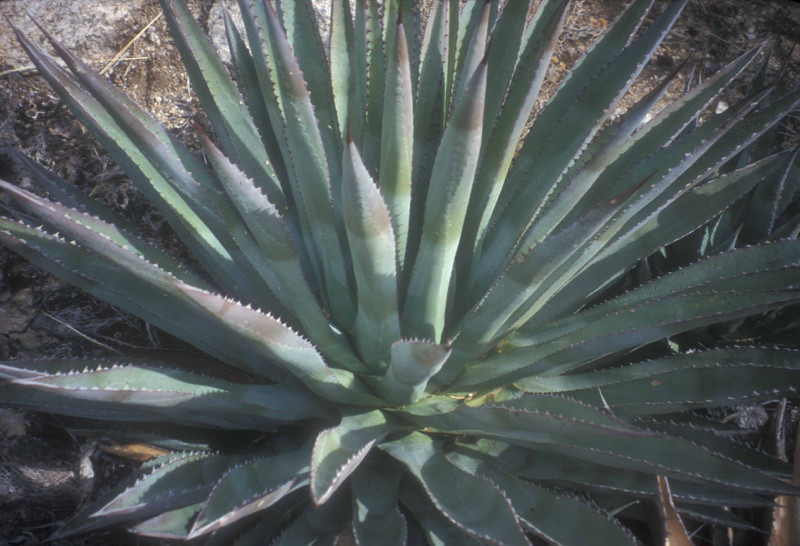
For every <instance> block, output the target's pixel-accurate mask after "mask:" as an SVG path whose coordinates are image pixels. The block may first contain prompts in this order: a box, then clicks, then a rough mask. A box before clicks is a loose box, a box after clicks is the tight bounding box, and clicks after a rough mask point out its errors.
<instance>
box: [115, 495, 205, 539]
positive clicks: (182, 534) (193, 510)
mask: <svg viewBox="0 0 800 546" xmlns="http://www.w3.org/2000/svg"><path fill="white" fill-rule="evenodd" d="M204 504H205V503H202V502H199V503H197V504H192V505H190V506H184V507H183V508H178V509H176V510H169V511H167V512H164V513H162V514H159V515H157V516H156V517H154V518H150V519H148V520H145V521H141V522H139V523H137V524H135V525H132V526H130V527H128V531H130V532H132V533H136V534H137V535H140V536H145V537H153V538H164V539H174V540H180V539H185V538H186V535H187V534H188V533H189V529H190V528H191V526H192V525H191V524H192V521H193V519H194V517H195V515H196V514H197V513H198V512H199V511H200V510H201V509H202V508H203V505H204Z"/></svg>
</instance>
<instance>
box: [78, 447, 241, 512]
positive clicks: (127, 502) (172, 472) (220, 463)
mask: <svg viewBox="0 0 800 546" xmlns="http://www.w3.org/2000/svg"><path fill="white" fill-rule="evenodd" d="M236 462H237V460H236V459H235V458H233V457H231V456H228V455H219V454H210V453H183V454H174V455H171V456H170V457H169V459H168V461H167V462H165V463H164V464H161V465H158V466H156V467H155V468H154V469H153V470H152V471H151V472H149V473H147V474H145V475H144V476H142V477H141V478H139V479H138V480H136V482H134V483H133V485H131V486H129V487H127V488H126V489H125V490H124V491H123V492H121V493H119V494H117V495H115V496H114V498H113V499H111V500H110V501H109V502H105V503H103V506H102V508H100V509H99V510H97V511H95V512H94V513H93V517H109V516H123V515H124V516H126V517H127V518H128V519H129V520H133V519H142V518H143V517H148V516H150V515H156V514H159V513H160V512H165V511H168V510H173V509H177V508H183V507H186V506H190V505H193V504H195V503H198V502H200V501H205V500H206V499H207V498H208V495H209V493H210V492H211V488H212V487H213V485H214V483H215V482H216V481H217V480H218V479H220V478H221V477H222V476H223V475H224V474H225V473H226V472H227V471H229V470H230V468H231V467H232V466H233V465H235V464H236Z"/></svg>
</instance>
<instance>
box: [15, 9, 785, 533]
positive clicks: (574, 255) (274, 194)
mask: <svg viewBox="0 0 800 546" xmlns="http://www.w3.org/2000/svg"><path fill="white" fill-rule="evenodd" d="M237 1H238V5H239V8H240V11H241V13H242V20H243V22H244V33H240V31H239V30H238V28H237V27H236V25H234V24H233V21H232V17H231V14H229V13H228V12H227V8H226V7H225V5H224V4H225V3H224V2H223V6H222V7H223V18H224V24H225V33H226V36H227V39H228V44H227V45H228V47H229V49H230V52H231V62H230V66H228V65H227V64H225V63H223V61H221V60H220V59H219V58H218V56H217V54H216V52H215V51H214V48H213V46H212V45H211V42H210V41H209V39H208V38H207V37H206V36H205V34H204V32H203V30H202V28H201V25H200V24H198V22H197V21H195V20H194V18H193V16H192V15H191V11H190V10H189V9H188V7H187V5H186V2H184V1H183V0H161V5H162V8H163V10H164V13H165V16H166V17H165V18H166V20H167V23H168V27H169V28H170V31H171V33H172V34H173V36H174V42H175V45H176V46H177V49H178V51H179V53H180V54H181V58H182V59H183V62H184V63H185V65H186V68H187V72H188V75H189V78H190V80H191V83H192V85H193V87H194V89H195V92H196V93H197V96H198V97H199V99H200V101H199V102H200V103H201V105H202V108H203V110H204V111H205V115H206V117H207V120H208V125H209V126H210V127H211V129H212V130H213V131H208V132H209V133H212V132H213V133H214V138H216V143H214V142H212V138H210V137H208V136H206V134H205V132H204V130H203V128H202V127H203V126H204V125H205V124H204V122H203V121H202V119H199V120H198V122H197V123H195V128H196V132H197V133H198V135H199V141H200V144H201V146H202V150H201V151H202V152H203V155H202V157H201V156H199V155H196V154H195V153H194V152H193V151H192V150H191V146H187V145H186V144H184V143H182V142H181V140H180V139H179V138H178V137H177V136H175V135H173V134H172V133H171V132H170V131H168V130H167V129H166V128H164V127H163V126H161V125H160V124H159V123H158V122H157V120H156V119H155V117H154V116H152V115H151V114H149V113H148V112H147V111H146V110H145V109H143V108H141V107H140V106H138V105H137V104H136V103H135V102H134V101H133V100H131V99H129V98H128V97H126V96H125V95H124V94H123V93H122V91H120V90H119V89H117V88H116V87H115V86H114V85H112V84H111V82H109V81H107V80H106V79H105V78H104V77H103V76H102V75H101V74H99V73H97V72H95V71H93V70H92V69H91V68H90V67H89V66H88V65H87V64H85V63H83V62H82V61H81V60H80V59H78V58H77V57H76V56H75V55H73V54H72V53H70V52H69V51H68V50H67V49H66V48H64V47H63V46H62V45H60V44H59V43H58V42H56V41H55V40H54V39H53V38H52V37H51V36H50V35H48V34H47V32H46V31H44V29H42V30H43V31H44V33H45V35H46V36H47V38H48V40H49V41H50V42H51V44H52V46H53V48H54V49H55V51H56V54H57V56H58V57H59V58H60V59H61V60H62V61H63V62H64V63H65V64H66V68H63V67H62V66H61V64H60V63H59V62H57V61H56V60H55V59H54V58H51V57H50V56H49V55H47V54H45V53H44V52H43V51H42V50H41V48H39V47H37V46H35V45H34V44H33V42H32V41H31V40H29V39H27V38H26V37H25V36H24V35H23V34H22V33H21V32H20V31H19V30H18V29H14V32H15V33H16V35H17V37H18V39H19V41H20V42H21V43H22V45H23V48H24V49H25V50H26V51H27V53H28V55H29V56H30V57H31V59H32V60H33V62H34V64H35V65H36V66H37V68H38V69H39V71H40V73H41V74H42V75H43V76H44V78H45V79H46V80H47V81H48V82H49V83H50V84H51V86H52V87H53V89H54V90H55V92H56V93H57V94H58V95H59V97H60V98H61V100H63V102H64V103H65V104H66V105H67V106H68V107H69V108H70V109H71V110H72V111H73V113H74V114H75V115H76V116H77V117H78V119H79V120H80V121H81V122H83V123H84V124H85V125H86V127H87V129H88V130H89V132H90V133H91V134H92V135H93V136H94V137H95V138H96V139H97V140H98V141H99V143H100V144H101V145H102V146H104V147H105V148H107V149H108V151H109V153H110V154H111V156H112V158H113V159H114V160H116V161H117V162H118V163H119V165H120V166H121V167H122V168H123V169H124V170H125V171H126V172H127V173H128V175H129V176H130V177H131V179H132V181H133V183H134V184H135V186H136V187H137V188H138V189H140V190H141V192H142V193H143V194H144V196H145V197H146V198H147V199H149V200H150V201H151V202H152V204H153V205H154V206H155V208H156V209H157V210H158V211H159V212H160V213H161V214H162V215H163V216H164V218H165V219H166V221H167V223H168V224H169V225H170V226H171V227H172V228H173V229H174V230H175V232H176V234H177V235H178V239H179V240H180V241H181V242H182V243H183V245H185V248H184V247H183V246H181V245H180V243H179V244H178V245H177V246H178V247H177V248H176V247H175V245H169V248H168V249H164V248H162V246H161V245H159V244H158V243H157V242H152V241H151V239H149V238H147V237H146V236H144V235H140V234H138V233H137V230H136V228H135V226H134V225H133V223H131V222H128V221H126V220H124V219H121V218H119V215H118V214H116V213H114V212H113V211H112V210H111V209H110V208H108V207H105V206H103V205H100V204H99V203H96V202H94V201H93V200H92V199H91V198H90V197H89V196H88V195H86V194H84V193H83V192H82V190H80V189H79V188H78V187H76V186H74V185H72V184H70V183H69V182H67V181H65V180H63V179H61V178H59V177H58V176H56V175H54V174H53V173H51V172H49V171H47V170H46V169H44V168H43V167H41V166H40V165H38V164H36V163H35V162H34V161H33V160H31V159H29V158H27V157H26V156H24V155H22V154H21V153H20V152H14V151H12V154H13V155H14V156H15V157H16V159H17V162H18V163H19V164H20V165H21V166H25V167H26V168H28V169H29V170H30V171H31V172H32V174H33V179H34V181H35V182H36V183H37V184H38V185H39V186H40V187H41V189H43V190H45V191H46V192H47V195H48V197H49V198H45V197H41V196H40V195H38V194H37V193H35V191H28V190H25V189H21V188H19V187H17V186H15V185H14V184H11V183H9V182H6V181H2V180H0V191H1V192H2V193H3V194H5V195H7V196H10V197H11V198H12V201H13V204H14V206H19V208H20V210H21V211H22V212H17V209H16V208H14V207H12V206H10V207H6V210H7V216H9V217H8V218H6V217H0V243H2V244H3V245H4V246H5V247H7V248H9V249H11V250H13V251H15V252H17V253H19V254H20V255H22V256H23V257H24V258H26V259H28V260H30V261H32V262H34V263H35V264H37V265H39V266H41V267H43V268H44V269H46V270H47V271H49V272H51V273H54V274H56V275H58V276H60V277H61V278H62V279H64V280H66V281H68V282H70V283H72V284H74V285H75V286H77V287H78V288H80V289H82V290H85V291H87V292H89V293H91V294H93V295H95V296H97V297H99V298H102V299H104V300H105V301H107V302H108V303H110V304H112V305H116V306H118V307H119V308H121V309H122V310H124V311H126V312H129V313H133V314H134V315H136V316H137V317H139V318H140V319H141V320H144V321H146V323H147V324H148V327H149V326H150V325H152V326H154V327H157V328H160V329H163V330H164V331H166V332H168V333H169V334H172V335H173V336H175V337H177V338H178V340H175V341H170V344H172V343H181V342H185V343H188V344H190V345H191V346H192V347H193V348H194V350H192V351H191V352H189V353H187V355H188V356H187V357H179V356H177V355H175V354H173V353H169V354H166V355H165V354H164V353H158V354H152V353H149V352H148V354H147V355H144V356H137V357H133V356H124V355H120V356H117V357H115V358H113V359H105V360H103V359H94V358H80V359H72V360H47V361H39V360H30V359H21V360H16V361H9V362H0V403H3V404H9V405H12V406H15V407H21V408H25V409H34V410H44V411H48V412H52V413H56V414H61V415H66V416H70V417H74V418H77V419H76V420H75V422H74V423H72V421H70V422H71V423H72V425H71V430H72V432H73V433H75V434H78V435H81V436H83V437H88V438H91V439H93V441H98V442H100V443H101V444H102V445H103V448H104V449H106V450H109V453H117V452H118V451H116V450H118V449H119V446H120V443H121V442H139V443H141V442H144V443H147V444H150V445H151V446H154V447H152V448H151V449H149V450H148V451H147V455H146V457H142V459H147V460H145V462H143V463H142V464H141V467H140V468H139V469H138V470H136V471H135V472H134V473H133V476H132V477H131V478H130V479H129V480H126V481H124V482H123V483H121V484H120V485H119V486H117V487H116V488H114V489H113V490H112V491H111V492H109V493H108V494H106V495H104V496H103V497H102V498H100V499H98V500H96V501H94V502H92V503H90V504H89V505H88V506H87V507H86V508H85V509H84V510H82V511H81V512H80V513H79V514H77V515H76V516H75V517H74V518H73V519H72V520H70V521H69V522H68V523H67V524H65V525H64V526H63V527H62V528H61V529H60V530H59V531H57V533H56V534H55V535H54V537H53V538H60V537H66V536H72V535H75V534H79V533H82V532H87V531H92V530H96V529H101V528H103V527H108V526H113V525H121V526H124V527H125V528H127V529H129V530H130V531H131V532H133V533H136V534H139V535H144V536H151V537H158V538H169V539H179V540H192V541H195V540H196V541H198V543H199V542H204V543H205V544H208V546H217V545H220V546H221V545H227V544H236V545H240V546H251V545H252V546H256V545H261V544H268V543H269V544H277V545H286V546H294V545H296V544H315V543H320V544H322V543H324V544H372V543H386V544H397V545H403V544H418V543H419V544H431V545H444V544H447V545H450V544H452V545H454V546H455V545H457V546H461V545H464V544H478V543H481V544H486V543H489V544H509V545H511V544H521V545H525V544H530V543H531V541H533V540H540V539H541V540H545V541H549V542H553V543H556V544H563V545H565V546H572V545H579V544H580V545H583V544H592V543H604V544H605V543H608V544H636V543H637V542H636V538H635V537H634V536H633V535H632V534H631V533H630V532H629V531H628V530H626V529H625V528H623V527H622V526H621V523H620V522H622V521H627V520H628V519H629V518H630V519H633V520H640V521H643V522H645V523H647V522H648V519H649V516H648V510H647V509H646V508H645V504H646V503H651V504H652V503H654V502H655V499H656V498H657V497H658V496H659V494H660V496H661V498H662V500H663V503H662V504H663V506H664V507H668V508H669V518H668V519H669V520H672V521H678V519H679V518H693V519H697V520H699V521H701V522H708V523H711V524H714V525H724V526H727V527H732V528H737V529H747V530H748V531H753V530H754V526H753V525H751V524H750V523H749V522H747V521H744V520H743V519H741V518H738V517H737V516H735V515H733V513H732V512H730V510H729V508H730V507H735V508H740V507H741V508H744V507H756V508H768V507H770V506H771V504H772V502H773V501H772V499H773V498H774V496H775V495H798V494H800V489H798V487H797V486H796V485H792V484H791V483H790V482H788V481H787V480H786V478H787V477H788V476H790V474H791V465H790V464H789V463H787V462H785V461H782V460H780V459H778V458H776V457H773V456H771V455H769V454H767V453H764V452H762V451H760V450H759V449H758V448H756V447H753V446H752V445H749V444H746V443H744V442H742V441H741V438H742V435H743V434H745V433H747V430H746V429H744V428H743V427H742V426H740V425H739V424H737V423H734V422H733V421H731V420H730V419H727V420H725V421H723V420H720V419H718V418H716V417H715V416H716V415H718V414H719V412H720V411H725V410H722V409H720V408H726V407H729V406H737V405H740V404H744V403H769V401H771V400H773V399H775V398H779V397H780V398H783V397H792V398H794V397H796V396H797V392H798V389H800V359H798V354H800V353H798V347H797V335H796V334H797V332H798V328H800V318H798V309H800V284H799V283H800V240H798V232H799V231H800V227H799V226H800V215H798V214H797V207H798V200H797V192H796V190H797V188H798V186H800V171H799V170H798V169H800V163H799V162H798V159H797V158H798V153H797V152H796V151H795V152H780V150H781V148H783V147H786V144H787V143H786V140H785V138H784V135H783V133H782V131H781V127H782V126H781V125H780V124H781V120H782V119H783V118H784V117H786V116H787V115H788V114H790V113H791V112H792V111H794V110H795V109H796V108H797V107H798V105H800V90H793V91H790V92H788V93H786V92H785V91H784V89H783V87H784V86H783V84H782V82H781V80H780V78H781V76H782V75H783V74H784V73H785V72H786V66H785V65H784V67H783V68H782V69H781V71H780V74H779V78H778V81H776V82H775V83H768V82H770V77H771V75H770V61H769V56H770V53H771V52H766V54H763V53H765V52H764V51H763V50H765V49H766V48H764V47H758V48H755V49H753V50H751V51H748V52H746V53H745V54H744V55H742V56H741V57H739V58H738V59H735V60H734V61H732V62H731V63H730V64H728V65H727V66H725V67H724V68H722V69H720V70H719V71H718V72H717V73H716V74H712V75H710V76H709V75H707V74H696V73H695V72H694V71H693V72H692V73H691V74H690V75H689V76H688V79H687V84H686V86H685V91H684V93H683V96H682V97H680V98H678V99H677V100H675V101H674V102H673V103H672V104H671V105H668V106H666V107H665V108H663V109H661V111H660V112H659V113H657V114H655V115H654V116H653V117H652V119H649V118H650V117H651V115H653V112H654V110H656V109H658V108H660V107H661V103H662V102H663V99H664V97H665V96H666V91H667V89H668V88H669V87H670V86H671V85H673V84H674V82H675V80H676V79H677V78H678V76H679V74H681V73H682V72H683V68H684V65H683V64H682V65H680V66H678V67H676V68H675V69H674V70H673V71H672V72H671V73H670V74H666V75H664V76H663V77H661V76H659V77H658V78H657V80H658V81H657V82H656V83H655V84H654V85H653V87H652V89H651V90H650V91H649V92H648V93H647V94H645V95H644V96H642V97H634V100H633V101H632V103H633V105H632V106H631V107H629V108H627V109H621V108H618V106H619V104H620V102H621V99H622V98H623V95H625V94H626V93H627V92H628V91H629V90H630V89H631V88H632V86H633V84H634V81H635V80H636V78H637V77H638V75H639V74H640V73H641V71H642V69H643V67H644V65H645V64H646V63H647V62H648V60H649V59H650V58H651V57H652V56H653V54H654V52H655V51H656V49H657V48H658V47H659V44H660V43H661V42H662V41H663V40H664V38H665V36H666V35H667V33H668V32H669V29H670V27H671V26H672V24H673V23H674V22H675V20H676V19H677V18H678V17H679V15H680V13H681V11H682V10H683V8H684V7H685V5H686V4H687V0H674V1H671V2H659V3H656V2H654V1H653V0H633V1H632V2H631V3H630V5H629V7H628V8H627V9H626V10H625V11H624V12H623V13H622V14H621V15H620V16H619V18H618V19H617V21H616V22H615V23H613V24H610V25H608V27H607V28H606V30H605V31H604V32H603V33H602V34H601V36H600V37H599V38H598V39H597V40H596V42H595V43H594V44H593V45H591V46H589V48H588V49H587V50H586V52H585V53H584V54H583V55H582V57H581V58H580V59H579V60H578V61H577V63H576V64H575V66H574V68H573V69H572V70H571V71H570V73H569V74H568V75H567V77H566V78H565V79H564V80H563V81H562V82H561V84H560V85H559V86H558V88H557V89H556V90H555V92H554V93H553V95H552V96H551V97H549V98H548V99H547V101H544V100H543V97H542V96H541V94H540V91H541V89H542V84H543V82H544V79H545V76H546V74H547V73H548V70H549V68H550V66H549V65H550V62H551V59H552V58H553V56H554V51H555V49H556V46H557V44H558V43H559V36H558V35H559V33H560V31H561V29H562V27H563V26H564V23H565V20H566V18H567V15H568V12H569V5H570V4H569V1H568V0H540V1H538V2H530V1H527V2H526V1H524V0H519V1H516V0H515V1H513V2H511V1H508V2H503V1H501V0H483V1H473V2H466V3H464V2H463V1H460V0H433V1H432V2H429V4H430V9H428V7H424V6H423V4H425V3H421V2H414V1H412V0H357V1H356V2H354V4H351V3H350V2H349V1H346V0H333V1H332V2H331V13H330V16H331V17H330V18H331V25H330V27H331V28H330V35H329V36H330V38H329V42H328V43H327V44H323V39H322V37H321V36H322V34H321V26H320V23H319V22H318V21H317V19H316V15H315V14H314V9H313V6H312V0H237ZM534 6H535V8H534ZM651 8H653V9H651ZM640 26H642V27H643V28H641V29H640ZM762 54H763V55H762ZM759 56H761V60H760V61H758V62H759V63H760V64H759V65H758V66H757V67H755V70H754V73H755V74H754V76H752V78H751V79H750V81H749V84H748V85H746V86H744V87H746V88H747V90H746V91H745V93H744V97H743V98H742V99H741V100H739V101H738V102H737V103H736V104H733V105H732V106H731V107H730V108H728V109H727V110H725V111H723V112H720V113H714V114H711V113H704V112H705V110H706V109H707V107H708V105H709V104H711V103H712V101H714V100H717V99H718V98H719V97H720V96H721V93H722V92H723V91H724V89H725V87H726V86H728V85H729V84H730V83H731V82H732V81H733V80H734V79H735V78H736V77H737V76H739V75H741V74H742V73H744V72H745V70H746V68H747V67H748V66H749V65H750V64H752V63H753V62H754V61H755V60H757V59H758V58H759ZM684 64H685V63H684ZM229 70H230V73H229ZM537 103H538V106H537ZM621 110H624V111H621ZM532 113H533V114H535V115H534V116H533V118H532V119H530V118H531V114H532ZM648 119H649V121H647V120H648ZM33 217H36V218H37V221H39V222H41V224H42V225H41V226H40V227H35V226H34V225H31V224H30V221H31V220H30V219H31V218H33ZM171 346H172V345H170V347H171ZM197 350H199V351H202V352H203V353H205V354H206V355H208V356H209V357H211V358H210V359H209V358H204V357H202V356H200V355H198V354H197V352H196V351H197ZM123 423H124V424H126V426H120V425H121V424H123ZM229 431H234V432H235V434H229ZM218 449H219V450H221V451H219V452H217V451H215V450H218ZM659 480H661V482H659ZM666 480H669V491H666ZM616 516H619V517H620V520H619V521H617V520H615V519H614V518H615V517H616ZM534 536H535V538H534Z"/></svg>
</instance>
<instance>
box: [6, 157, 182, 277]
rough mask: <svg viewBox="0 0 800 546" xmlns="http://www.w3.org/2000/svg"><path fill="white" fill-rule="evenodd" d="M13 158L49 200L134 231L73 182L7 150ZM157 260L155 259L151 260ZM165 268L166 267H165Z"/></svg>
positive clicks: (133, 231)
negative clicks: (44, 192)
mask: <svg viewBox="0 0 800 546" xmlns="http://www.w3.org/2000/svg"><path fill="white" fill-rule="evenodd" d="M8 153H10V154H11V157H13V158H14V159H15V160H17V161H19V162H20V163H21V164H22V165H23V166H24V167H25V170H26V171H27V172H28V173H30V174H31V175H33V178H34V180H35V181H36V184H37V185H38V186H39V187H40V188H43V189H44V190H45V191H46V192H47V195H48V196H49V198H50V200H51V201H56V202H58V203H61V204H62V205H64V206H65V207H68V208H72V209H77V210H80V211H83V212H85V213H87V214H89V215H91V216H96V217H97V218H100V219H101V220H103V221H104V222H106V223H107V224H112V225H114V226H116V227H117V228H118V229H120V230H121V231H126V232H129V233H131V234H133V233H136V227H135V226H134V225H133V224H132V223H130V222H129V221H128V220H127V219H125V218H124V217H123V216H120V215H119V214H117V213H116V212H115V211H114V210H112V209H111V208H109V207H107V206H105V205H103V204H101V203H100V202H98V201H96V200H94V199H92V198H91V197H89V196H88V195H86V194H85V193H84V192H83V191H81V190H80V189H78V187H77V186H75V185H74V184H70V183H69V182H67V181H66V180H64V179H63V178H61V177H60V176H58V175H57V174H56V173H54V172H52V171H50V170H48V169H45V168H44V167H43V166H42V165H40V164H39V163H37V162H36V161H34V159H33V158H31V157H28V156H27V155H25V154H24V153H22V152H20V151H19V150H9V151H8ZM151 261H157V260H151ZM165 269H168V268H166V267H165Z"/></svg>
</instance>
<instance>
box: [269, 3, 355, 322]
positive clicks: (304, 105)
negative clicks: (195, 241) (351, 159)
mask: <svg viewBox="0 0 800 546" xmlns="http://www.w3.org/2000/svg"><path fill="white" fill-rule="evenodd" d="M265 12H266V13H265V15H266V26H265V27H264V31H265V33H266V35H267V39H268V41H269V43H270V46H271V49H272V53H273V55H272V56H271V57H270V58H269V59H268V60H269V62H270V69H271V70H272V71H274V75H275V80H276V87H277V89H279V93H280V98H281V107H282V108H283V113H284V116H285V123H284V130H285V132H286V139H287V145H288V149H289V150H290V151H291V152H290V158H291V167H292V168H293V169H294V173H295V176H294V177H290V178H291V182H292V194H293V196H294V201H295V205H296V206H297V208H298V212H299V216H300V227H301V231H302V232H303V233H304V236H305V237H306V238H307V243H308V244H309V251H311V250H313V256H311V259H312V261H316V262H317V263H318V265H319V267H320V268H321V271H322V278H323V282H324V286H325V296H326V298H327V301H328V302H329V305H330V309H329V311H330V313H331V316H332V317H333V320H334V322H335V323H336V324H337V325H338V326H339V328H340V329H343V330H348V329H350V327H351V326H352V324H353V322H354V320H355V307H354V305H353V301H352V299H351V297H350V289H349V288H348V284H347V275H346V273H345V259H344V255H343V253H342V245H341V244H340V241H339V236H338V234H337V228H336V224H337V221H335V220H334V208H333V206H332V204H331V203H332V201H331V172H330V171H329V166H328V161H327V159H326V154H325V148H324V146H323V139H322V136H321V134H320V129H319V127H318V126H317V119H316V117H315V114H314V107H313V104H312V102H311V99H310V97H309V91H308V89H307V87H306V83H305V81H304V80H303V74H302V73H301V71H300V66H299V65H298V64H297V59H296V58H295V57H294V55H293V53H292V51H291V49H290V46H289V43H288V41H287V38H286V35H285V34H284V32H283V29H282V28H281V26H280V23H279V22H278V17H277V15H276V14H275V11H274V9H273V7H272V5H271V4H269V3H267V5H266V10H265ZM336 159H338V156H336V158H332V159H331V161H335V160H336ZM337 171H338V169H337Z"/></svg>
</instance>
